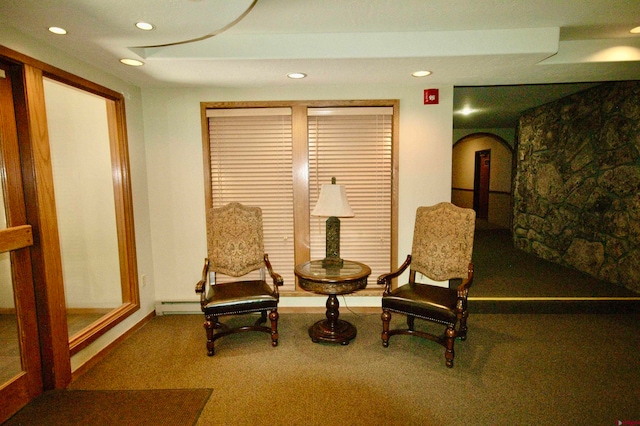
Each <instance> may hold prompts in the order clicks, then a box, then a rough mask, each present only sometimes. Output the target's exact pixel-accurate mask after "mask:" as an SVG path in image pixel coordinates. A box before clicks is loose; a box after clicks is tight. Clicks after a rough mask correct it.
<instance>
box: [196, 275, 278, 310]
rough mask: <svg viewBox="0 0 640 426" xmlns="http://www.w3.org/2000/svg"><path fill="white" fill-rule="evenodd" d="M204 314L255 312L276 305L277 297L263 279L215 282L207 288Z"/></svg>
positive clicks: (272, 307)
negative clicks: (207, 294) (207, 293)
mask: <svg viewBox="0 0 640 426" xmlns="http://www.w3.org/2000/svg"><path fill="white" fill-rule="evenodd" d="M209 291H210V293H209V296H208V298H209V302H207V304H206V305H205V307H204V313H205V315H228V314H234V313H242V312H256V311H264V310H267V309H275V308H277V307H278V298H277V297H276V296H274V295H273V290H272V289H271V288H270V287H269V286H268V285H267V283H266V282H265V281H260V280H258V281H237V282H231V283H225V284H216V285H214V286H212V287H211V289H210V290H209Z"/></svg>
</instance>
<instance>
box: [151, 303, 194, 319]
mask: <svg viewBox="0 0 640 426" xmlns="http://www.w3.org/2000/svg"><path fill="white" fill-rule="evenodd" d="M201 313H202V310H201V309H200V301H199V300H197V301H193V300H184V301H180V300H178V301H157V302H156V315H157V316H161V315H171V314H201Z"/></svg>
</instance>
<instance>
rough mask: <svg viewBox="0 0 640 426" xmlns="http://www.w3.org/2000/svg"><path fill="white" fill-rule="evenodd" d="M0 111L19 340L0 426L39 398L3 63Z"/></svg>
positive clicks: (5, 245)
mask: <svg viewBox="0 0 640 426" xmlns="http://www.w3.org/2000/svg"><path fill="white" fill-rule="evenodd" d="M2 69H3V71H4V72H5V75H4V76H3V77H2V84H3V86H4V88H3V91H2V99H1V102H2V107H1V108H0V141H1V142H2V143H0V150H1V151H2V153H1V154H0V169H1V170H2V171H3V173H4V175H5V176H4V177H5V178H4V179H3V181H2V184H3V188H2V189H3V190H2V194H3V195H4V199H3V200H0V202H2V203H4V206H5V216H6V224H7V226H6V228H3V229H1V230H0V252H2V253H4V252H9V253H10V262H11V272H12V274H11V283H12V284H13V295H14V302H15V304H14V311H15V316H16V323H17V328H16V330H15V331H16V333H18V335H19V336H20V339H19V357H20V362H21V370H20V372H17V373H16V375H15V376H14V377H13V378H12V379H10V380H9V381H7V382H6V383H0V392H2V395H3V398H2V404H0V422H3V421H5V420H6V419H8V418H9V417H10V416H11V415H13V414H14V413H15V412H16V411H17V410H19V409H20V408H21V407H22V406H23V405H25V404H26V403H27V402H29V401H30V400H31V399H32V398H34V397H35V396H37V395H39V394H40V393H42V389H43V385H42V363H41V357H40V347H39V340H38V339H39V335H38V324H37V323H38V320H37V315H36V296H35V291H34V284H33V273H32V266H31V251H30V247H31V246H32V245H33V232H32V227H31V226H30V225H28V224H27V215H26V201H25V195H24V188H23V177H22V169H21V163H20V152H19V138H18V129H17V124H16V119H15V115H16V114H15V105H14V103H15V101H14V99H15V97H16V96H15V94H16V93H15V92H16V80H17V77H18V76H20V75H21V69H20V67H18V66H15V65H12V64H10V63H7V62H6V61H2Z"/></svg>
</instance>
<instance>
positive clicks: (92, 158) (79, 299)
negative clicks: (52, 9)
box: [44, 79, 122, 336]
mask: <svg viewBox="0 0 640 426" xmlns="http://www.w3.org/2000/svg"><path fill="white" fill-rule="evenodd" d="M44 88H45V99H46V107H47V122H48V126H49V144H50V149H51V163H52V168H53V181H54V188H55V198H56V210H57V219H58V229H59V235H60V249H61V254H62V268H63V278H64V287H65V299H66V305H67V319H68V326H69V335H70V336H72V335H74V334H76V333H77V332H79V331H80V330H82V329H83V328H85V327H86V326H88V325H89V324H91V323H93V322H95V321H96V320H98V319H99V318H100V317H102V316H103V315H104V314H106V313H108V312H110V311H112V310H113V309H115V308H118V307H119V306H121V305H122V284H121V274H120V258H119V248H118V233H117V228H116V208H115V198H114V186H113V185H114V183H113V177H112V162H111V147H110V140H109V128H108V120H107V104H106V100H105V99H104V98H103V97H100V96H96V95H93V94H91V93H89V92H86V91H83V90H79V89H76V88H74V87H72V86H69V85H66V84H62V83H59V82H56V81H53V80H48V79H45V80H44Z"/></svg>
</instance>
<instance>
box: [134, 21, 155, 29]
mask: <svg viewBox="0 0 640 426" xmlns="http://www.w3.org/2000/svg"><path fill="white" fill-rule="evenodd" d="M136 28H138V29H139V30H143V31H151V30H153V29H155V27H154V26H153V24H150V23H148V22H142V21H140V22H136Z"/></svg>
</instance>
